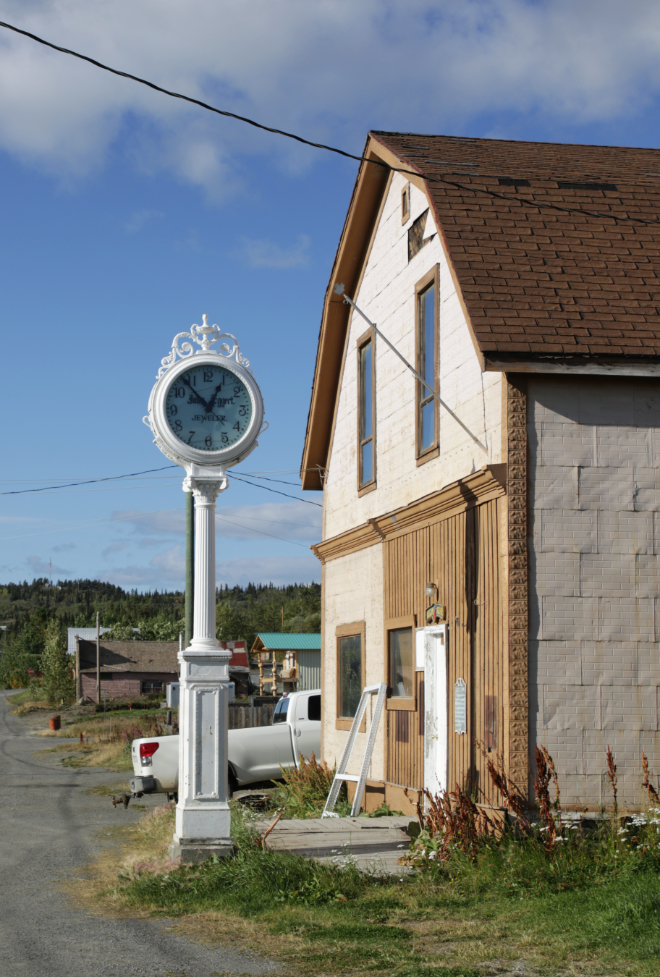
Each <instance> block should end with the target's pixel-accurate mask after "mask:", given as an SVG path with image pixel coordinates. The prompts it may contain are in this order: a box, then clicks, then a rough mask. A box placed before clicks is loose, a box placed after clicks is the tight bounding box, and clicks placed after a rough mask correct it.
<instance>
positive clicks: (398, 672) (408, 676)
mask: <svg viewBox="0 0 660 977" xmlns="http://www.w3.org/2000/svg"><path fill="white" fill-rule="evenodd" d="M389 646H390V647H389V659H390V662H389V666H390V676H389V678H390V688H391V690H392V691H391V696H392V698H397V697H400V698H406V699H411V698H412V697H413V695H414V691H413V690H414V676H415V662H414V660H413V629H412V628H396V629H395V630H393V631H390V632H389Z"/></svg>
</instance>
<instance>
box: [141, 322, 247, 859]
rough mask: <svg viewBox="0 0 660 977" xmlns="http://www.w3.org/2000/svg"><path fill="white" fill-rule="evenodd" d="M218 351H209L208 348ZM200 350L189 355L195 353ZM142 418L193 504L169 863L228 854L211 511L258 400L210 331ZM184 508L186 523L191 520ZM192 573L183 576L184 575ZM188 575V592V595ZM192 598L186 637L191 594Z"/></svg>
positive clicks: (197, 329)
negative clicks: (181, 471)
mask: <svg viewBox="0 0 660 977" xmlns="http://www.w3.org/2000/svg"><path fill="white" fill-rule="evenodd" d="M215 343H218V348H217V350H214V349H212V346H213V345H214V344H215ZM193 344H197V345H199V346H201V349H200V350H197V351H195V348H194V345H193ZM161 364H162V365H161V368H160V370H159V371H158V376H157V381H156V384H155V386H154V388H153V390H152V391H151V396H150V398H149V413H148V415H147V416H146V417H145V418H143V420H144V422H145V424H146V425H147V426H148V427H149V428H150V429H151V431H152V433H153V434H154V441H155V443H156V445H157V446H158V448H159V449H160V450H161V451H162V452H163V454H164V455H165V456H166V457H167V458H169V459H171V460H172V461H174V462H175V463H176V464H178V465H180V466H181V467H182V468H184V469H185V470H186V473H187V474H186V478H185V479H184V482H183V491H184V492H187V493H188V495H189V498H190V496H192V500H194V547H192V549H193V550H194V567H191V566H190V555H191V546H190V529H191V528H192V527H191V525H190V520H189V518H187V519H186V526H187V536H188V545H187V561H186V646H185V648H183V649H182V650H181V651H179V664H180V671H181V675H180V683H181V684H180V696H179V790H178V795H179V796H178V801H177V806H176V831H175V834H174V838H173V840H172V844H171V845H170V848H169V852H170V857H172V858H181V859H182V860H183V861H184V862H198V861H202V860H203V859H205V858H208V857H209V855H212V854H215V855H219V856H225V855H230V854H231V853H232V851H233V843H232V840H231V830H230V829H231V815H230V811H229V803H228V795H229V791H228V727H229V721H228V720H229V661H230V658H231V652H229V651H225V650H224V649H223V648H222V647H221V646H220V643H219V642H218V640H217V638H216V633H215V629H216V621H215V608H216V590H215V508H216V499H217V497H218V495H219V494H220V492H224V490H225V489H226V488H227V485H228V478H227V475H226V474H225V472H226V470H227V469H228V468H229V467H231V466H232V465H235V464H237V463H238V462H239V461H242V460H243V459H244V458H247V456H248V455H249V454H250V453H251V452H252V451H253V450H254V449H255V448H256V447H257V436H258V435H259V434H260V433H261V431H262V430H264V429H265V426H264V420H263V417H264V409H263V400H262V397H261V391H260V390H259V387H258V385H257V383H256V381H255V379H254V377H253V376H252V371H251V370H250V363H249V361H248V360H246V359H245V357H244V356H243V355H242V354H241V352H240V350H239V347H238V343H237V341H236V337H235V336H233V335H232V334H231V333H225V332H222V331H221V330H220V329H219V328H218V326H215V325H214V326H211V325H209V323H208V321H207V316H206V315H204V317H203V322H202V325H201V326H198V325H193V326H191V329H190V332H182V333H179V334H178V335H177V336H175V338H174V341H173V343H172V352H171V353H170V354H169V355H168V356H166V357H165V358H164V359H162V360H161ZM191 510H192V502H191V501H189V502H188V505H187V510H186V511H187V516H188V517H189V516H190V515H192V511H191ZM191 570H192V573H191ZM191 576H192V577H193V578H194V586H191V584H192V581H191V579H190V578H191ZM191 593H193V621H192V637H190V630H189V626H190V616H189V612H190V595H191Z"/></svg>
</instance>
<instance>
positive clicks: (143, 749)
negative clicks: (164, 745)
mask: <svg viewBox="0 0 660 977" xmlns="http://www.w3.org/2000/svg"><path fill="white" fill-rule="evenodd" d="M159 746H160V743H140V759H141V760H146V759H147V758H148V757H152V756H153V755H154V753H155V752H156V750H157V749H158V747H159Z"/></svg>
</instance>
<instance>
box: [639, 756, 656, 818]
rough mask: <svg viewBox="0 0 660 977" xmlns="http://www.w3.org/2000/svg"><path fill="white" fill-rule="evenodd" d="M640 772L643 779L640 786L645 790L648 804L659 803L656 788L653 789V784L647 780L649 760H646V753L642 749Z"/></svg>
mask: <svg viewBox="0 0 660 977" xmlns="http://www.w3.org/2000/svg"><path fill="white" fill-rule="evenodd" d="M642 773H643V774H644V780H643V781H642V787H643V788H644V790H645V791H646V793H647V795H648V798H649V804H650V805H653V804H659V803H660V795H659V794H658V792H657V790H656V789H655V787H654V786H653V784H652V783H651V781H650V780H649V761H648V759H647V757H646V753H644V751H643V750H642Z"/></svg>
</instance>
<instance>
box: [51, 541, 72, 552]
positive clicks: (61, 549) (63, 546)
mask: <svg viewBox="0 0 660 977" xmlns="http://www.w3.org/2000/svg"><path fill="white" fill-rule="evenodd" d="M76 548H77V547H76V544H75V543H59V544H58V545H57V546H53V548H52V549H53V553H65V552H66V551H67V550H75V549H76Z"/></svg>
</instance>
